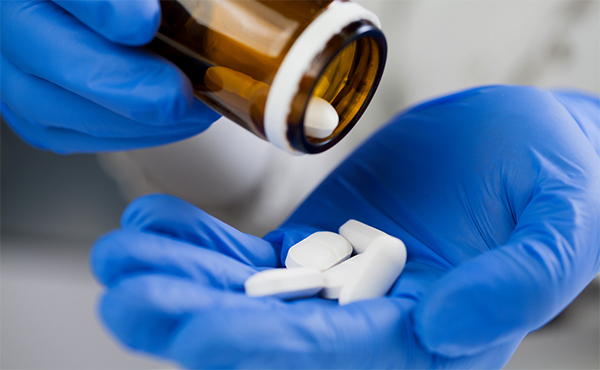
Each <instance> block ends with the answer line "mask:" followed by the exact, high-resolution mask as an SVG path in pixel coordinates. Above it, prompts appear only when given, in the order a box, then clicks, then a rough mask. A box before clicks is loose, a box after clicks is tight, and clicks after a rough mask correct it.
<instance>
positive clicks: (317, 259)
mask: <svg viewBox="0 0 600 370" xmlns="http://www.w3.org/2000/svg"><path fill="white" fill-rule="evenodd" d="M351 254H352V246H351V245H350V242H348V241H347V240H346V238H344V237H343V236H341V235H339V234H336V233H332V232H329V231H320V232H316V233H314V234H312V235H310V236H309V237H307V238H306V239H304V240H302V241H301V242H299V243H297V244H294V245H293V246H292V247H291V248H290V250H289V251H288V255H287V257H286V258H285V266H286V267H288V268H293V267H310V268H313V269H317V270H321V271H325V270H327V269H329V268H331V267H333V266H335V265H336V264H338V263H340V262H341V261H344V260H345V259H347V258H348V257H350V255H351Z"/></svg>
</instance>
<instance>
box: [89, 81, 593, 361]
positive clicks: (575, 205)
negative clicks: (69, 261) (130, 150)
mask: <svg viewBox="0 0 600 370" xmlns="http://www.w3.org/2000/svg"><path fill="white" fill-rule="evenodd" d="M599 110H600V101H598V99H597V98H595V97H591V96H586V95H583V94H578V93H570V92H546V91H542V90H538V89H535V88H526V87H503V86H495V87H484V88H477V89H473V90H469V91H465V92H462V93H459V94H456V95H452V96H448V97H445V98H441V99H437V100H433V101H431V102H428V103H425V104H422V105H419V106H417V107H415V108H412V109H410V110H408V111H406V112H404V113H402V114H401V115H399V116H398V117H397V118H396V119H394V120H393V121H392V123H390V124H389V125H388V126H387V127H385V128H384V129H382V130H381V131H380V132H379V133H378V134H376V135H375V136H374V137H372V138H371V139H370V140H369V141H367V142H366V143H365V144H364V145H363V146H362V147H360V148H359V149H358V150H357V151H356V152H355V153H354V154H353V155H352V156H351V157H350V158H349V159H347V160H346V161H345V162H344V163H343V164H342V165H341V166H340V167H339V168H338V169H337V170H335V171H334V172H333V173H332V174H331V175H330V176H329V177H328V178H327V179H326V180H325V181H324V182H323V183H322V184H321V186H320V187H319V188H317V189H316V191H315V192H314V193H313V194H312V195H311V196H310V197H309V198H308V199H307V200H306V201H305V202H304V203H303V204H302V205H301V206H300V208H299V209H298V210H297V211H296V212H295V213H294V214H293V215H292V216H291V217H290V218H289V220H288V221H287V222H285V223H284V224H283V225H282V226H281V228H280V229H278V230H275V231H273V232H272V233H270V234H268V235H267V236H266V237H265V238H263V239H261V238H257V237H254V236H250V235H247V234H243V233H241V232H238V231H237V230H235V229H233V228H231V227H229V226H227V225H225V224H223V223H221V222H220V221H218V220H216V219H214V218H212V217H211V216H209V215H207V214H206V213H204V212H202V211H201V210H199V209H197V208H195V207H193V206H191V205H190V204H187V203H185V202H183V201H181V200H179V199H176V198H173V197H170V196H164V195H152V196H147V197H143V198H140V199H138V200H137V201H135V202H133V203H132V204H131V205H130V206H129V208H128V209H127V210H126V211H125V213H124V215H123V217H122V228H121V229H119V230H117V231H115V232H113V233H111V234H108V235H106V236H105V237H103V238H101V239H99V240H98V241H97V243H96V245H95V247H94V249H93V251H92V255H91V263H92V268H93V271H94V273H95V274H96V276H97V278H98V279H99V281H100V282H101V283H102V284H104V285H106V287H107V292H106V294H105V296H104V297H103V299H102V301H101V304H100V314H101V316H102V318H103V320H104V322H105V323H106V325H107V327H108V328H109V329H110V330H111V331H112V332H113V334H114V335H115V336H116V337H117V338H118V339H119V340H120V341H121V342H122V343H124V344H125V345H127V346H129V347H131V348H133V349H136V350H140V351H144V352H146V353H150V354H153V355H158V356H160V357H163V358H165V359H171V360H173V361H176V362H178V363H179V364H181V365H183V366H186V367H190V368H223V367H252V368H284V367H285V368H287V367H294V368H408V369H411V368H460V369H464V368H501V367H502V366H504V364H505V363H506V362H507V361H508V359H509V358H510V356H511V355H512V353H513V352H514V350H515V349H516V347H517V346H518V344H519V343H520V341H521V340H522V339H523V337H524V336H525V335H526V334H527V333H529V332H530V331H532V330H535V329H537V328H539V327H541V326H542V325H544V324H545V323H547V322H548V321H549V320H551V319H552V318H553V317H554V316H556V315H557V314H558V313H559V312H561V311H562V310H563V309H564V308H565V307H566V306H567V305H568V304H569V303H570V302H571V301H572V300H573V299H574V298H575V297H576V296H577V295H578V294H579V293H580V292H581V291H582V290H583V288H584V287H585V286H586V285H587V284H588V283H589V282H590V281H591V280H592V279H593V278H594V276H596V275H597V274H598V272H599V271H600V246H599V240H600V228H599V227H598V225H600V154H599V153H600V122H599V115H598V112H599ZM348 219H356V220H359V221H362V222H364V223H366V224H369V225H372V226H374V227H376V228H378V229H380V230H383V231H385V232H386V233H388V234H390V235H393V236H396V237H399V238H400V239H402V240H403V241H404V243H405V244H406V247H407V250H408V262H407V264H406V267H405V270H404V272H403V273H402V275H401V276H400V278H399V279H398V281H397V282H396V284H395V285H394V286H393V288H392V289H391V291H390V292H389V294H388V296H386V297H384V298H380V299H373V300H366V301H361V302H356V303H352V304H348V305H345V306H339V305H338V304H337V302H334V301H327V300H324V299H320V298H311V299H304V300H296V301H281V300H279V299H276V298H251V297H247V296H246V295H245V294H244V291H243V283H244V281H245V280H246V278H248V277H249V276H251V275H252V274H253V273H255V272H256V271H258V270H262V269H265V268H273V267H280V266H281V265H282V261H284V260H285V257H286V254H287V250H288V249H289V248H290V247H291V246H292V245H293V244H295V243H296V242H298V241H300V240H301V239H303V238H304V237H305V236H307V235H308V234H310V233H313V232H315V231H320V230H329V231H337V228H338V227H339V226H340V225H341V224H343V223H344V222H346V221H347V220H348Z"/></svg>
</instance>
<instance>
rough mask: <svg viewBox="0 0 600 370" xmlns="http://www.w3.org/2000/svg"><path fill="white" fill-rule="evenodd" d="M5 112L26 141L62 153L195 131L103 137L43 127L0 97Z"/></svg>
mask: <svg viewBox="0 0 600 370" xmlns="http://www.w3.org/2000/svg"><path fill="white" fill-rule="evenodd" d="M0 108H1V109H2V116H3V117H4V119H5V121H6V122H7V123H8V125H9V126H10V127H11V128H12V130H13V131H14V132H15V133H16V134H17V136H19V137H20V138H21V139H22V140H23V141H25V142H27V143H29V144H30V145H32V146H34V147H36V148H38V149H43V150H51V151H53V152H55V153H58V154H72V153H97V152H102V151H122V150H131V149H140V148H145V147H152V146H157V145H162V144H167V143H172V142H175V141H179V140H183V139H186V138H188V137H190V136H193V135H194V134H177V135H161V136H152V137H142V138H100V137H94V136H90V135H87V134H83V133H80V132H76V131H73V130H69V129H62V128H54V127H42V126H38V125H36V124H33V123H31V122H30V121H29V120H27V119H26V118H25V117H23V116H21V115H20V114H18V113H16V112H14V111H13V110H12V109H11V108H10V107H9V106H8V105H6V104H5V103H4V101H0Z"/></svg>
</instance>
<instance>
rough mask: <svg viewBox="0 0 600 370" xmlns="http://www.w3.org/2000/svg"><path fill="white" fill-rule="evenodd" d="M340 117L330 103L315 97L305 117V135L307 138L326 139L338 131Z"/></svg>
mask: <svg viewBox="0 0 600 370" xmlns="http://www.w3.org/2000/svg"><path fill="white" fill-rule="evenodd" d="M339 122H340V117H339V116H338V113H337V111H336V110H335V108H334V107H333V106H332V105H331V104H329V102H328V101H326V100H323V99H321V98H318V97H316V96H313V97H312V98H311V99H310V101H309V102H308V107H307V108H306V114H305V116H304V133H305V134H306V136H310V137H314V138H317V139H325V138H326V137H327V136H329V135H331V134H332V133H333V131H334V130H335V129H336V127H337V125H338V123H339Z"/></svg>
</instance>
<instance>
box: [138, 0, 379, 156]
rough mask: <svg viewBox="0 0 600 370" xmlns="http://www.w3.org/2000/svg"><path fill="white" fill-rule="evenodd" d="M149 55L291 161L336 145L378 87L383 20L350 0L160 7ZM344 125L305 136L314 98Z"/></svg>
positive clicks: (200, 0)
mask: <svg viewBox="0 0 600 370" xmlns="http://www.w3.org/2000/svg"><path fill="white" fill-rule="evenodd" d="M161 8H162V23H161V26H160V29H159V31H158V34H157V36H156V38H155V39H154V41H153V42H152V43H151V44H150V45H149V47H150V48H151V49H152V50H154V51H156V52H158V53H160V54H161V55H163V56H165V57H167V58H168V59H170V60H171V61H173V62H174V63H175V64H177V65H178V66H179V67H180V68H181V69H182V70H183V71H184V72H185V73H186V74H187V75H188V77H189V78H190V80H191V81H192V84H193V87H194V92H195V95H196V97H197V98H198V99H200V100H201V101H203V102H204V103H206V104H208V105H209V106H211V107H212V108H213V109H215V110H216V111H218V112H219V113H221V114H223V115H224V116H226V117H228V118H230V119H231V120H233V121H235V122H236V123H238V124H239V125H241V126H243V127H244V128H246V129H248V130H249V131H251V132H252V133H254V134H255V135H257V136H259V137H261V138H263V139H265V140H268V141H270V142H271V143H273V144H275V145H276V146H278V147H279V148H281V149H284V150H286V151H288V152H291V153H318V152H321V151H324V150H326V149H328V148H330V147H331V146H333V145H334V144H335V143H337V142H338V141H339V140H340V139H341V138H342V137H343V136H344V135H345V134H346V133H348V131H349V130H350V129H351V128H352V126H353V125H354V124H355V123H356V121H357V120H358V119H359V117H360V116H361V115H362V113H363V111H364V110H365V108H366V106H367V105H368V104H369V101H370V100H371V98H372V96H373V94H374V92H375V89H376V88H377V85H378V83H379V80H380V79H381V75H382V73H383V68H384V65H385V60H386V52H387V49H386V42H385V37H384V36H383V33H382V32H381V29H380V24H379V20H378V18H377V17H376V16H375V15H374V14H373V13H371V12H369V11H368V10H366V9H364V8H363V7H361V6H359V5H358V4H355V3H351V2H349V1H345V0H333V1H331V0H330V1H320V0H314V1H313V0H283V1H273V0H262V1H261V0H176V1H175V0H162V1H161ZM313 96H315V97H319V98H322V99H324V100H326V101H327V102H329V104H331V106H333V108H335V111H336V112H337V114H338V116H339V123H338V125H337V128H335V130H333V132H332V133H331V134H330V135H328V136H327V137H323V138H315V137H310V136H308V135H306V134H305V130H304V118H305V113H306V109H307V106H308V103H309V100H310V99H311V97H313Z"/></svg>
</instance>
